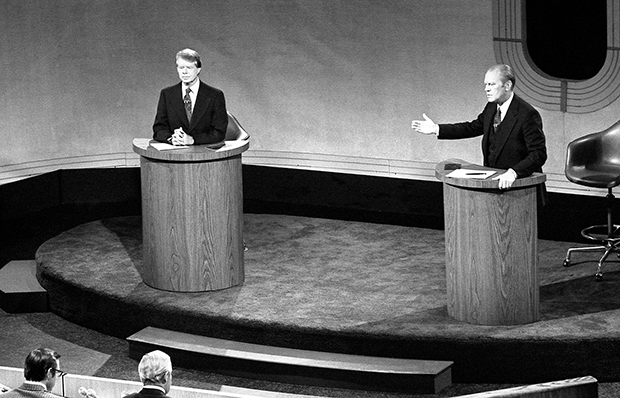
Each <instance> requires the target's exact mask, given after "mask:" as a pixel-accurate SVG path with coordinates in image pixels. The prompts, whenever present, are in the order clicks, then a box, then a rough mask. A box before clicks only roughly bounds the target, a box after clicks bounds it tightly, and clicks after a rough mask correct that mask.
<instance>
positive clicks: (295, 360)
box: [127, 327, 453, 392]
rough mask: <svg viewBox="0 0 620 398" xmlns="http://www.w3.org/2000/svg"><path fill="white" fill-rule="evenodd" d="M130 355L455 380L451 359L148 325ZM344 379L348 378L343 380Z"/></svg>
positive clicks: (441, 383)
mask: <svg viewBox="0 0 620 398" xmlns="http://www.w3.org/2000/svg"><path fill="white" fill-rule="evenodd" d="M127 340H128V342H129V346H130V356H132V357H133V358H134V359H139V358H140V356H141V355H142V354H143V353H144V352H146V351H148V350H150V349H162V350H164V351H165V350H166V349H168V350H173V351H175V352H179V353H180V354H179V356H181V355H182V353H187V354H190V355H201V356H206V357H212V358H221V359H222V360H224V361H246V362H248V363H257V364H260V363H263V364H269V365H271V366H273V367H276V368H279V369H282V368H285V367H291V368H298V369H302V368H304V369H307V370H308V371H310V372H313V370H312V369H315V370H316V371H317V372H325V371H327V372H338V373H340V374H343V375H344V374H355V375H358V376H359V377H362V378H373V377H374V378H390V379H393V380H397V379H400V380H401V382H403V383H404V382H405V380H410V381H414V380H416V381H418V382H419V383H422V384H424V385H425V386H427V387H426V389H427V390H431V391H433V392H437V391H440V390H441V389H443V388H445V387H447V386H449V385H450V384H451V383H452V380H451V379H452V376H451V366H452V364H453V363H452V362H449V361H431V360H415V359H400V358H383V357H367V356H360V355H348V354H339V353H328V352H318V351H308V350H298V349H291V348H283V347H272V346H264V345H257V344H250V343H241V342H234V341H228V340H222V339H216V338H211V337H205V336H196V335H191V334H188V333H181V332H175V331H169V330H164V329H160V328H154V327H147V328H145V329H142V330H141V331H139V332H137V333H135V334H133V335H132V336H129V337H128V338H127ZM343 382H344V380H343Z"/></svg>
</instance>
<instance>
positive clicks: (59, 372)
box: [52, 369, 67, 377]
mask: <svg viewBox="0 0 620 398" xmlns="http://www.w3.org/2000/svg"><path fill="white" fill-rule="evenodd" d="M52 370H53V371H54V376H56V377H65V376H66V375H67V372H63V371H62V370H60V369H52Z"/></svg>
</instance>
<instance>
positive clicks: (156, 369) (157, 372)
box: [138, 350, 172, 394]
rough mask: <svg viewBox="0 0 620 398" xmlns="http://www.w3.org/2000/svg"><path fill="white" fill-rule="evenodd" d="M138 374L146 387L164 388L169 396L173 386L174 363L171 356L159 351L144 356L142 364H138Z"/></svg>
mask: <svg viewBox="0 0 620 398" xmlns="http://www.w3.org/2000/svg"><path fill="white" fill-rule="evenodd" d="M138 374H139V375H140V381H141V382H142V383H143V384H144V385H155V386H160V387H163V388H164V390H165V391H166V394H168V392H169V391H170V386H171V384H172V361H171V360H170V356H168V354H166V353H164V352H162V351H159V350H156V351H151V352H149V353H147V354H144V356H143V357H142V360H141V361H140V364H138Z"/></svg>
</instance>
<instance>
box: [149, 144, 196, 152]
mask: <svg viewBox="0 0 620 398" xmlns="http://www.w3.org/2000/svg"><path fill="white" fill-rule="evenodd" d="M151 146H152V147H153V148H155V149H157V150H158V151H167V150H170V149H183V148H189V146H187V145H171V144H166V143H165V142H151Z"/></svg>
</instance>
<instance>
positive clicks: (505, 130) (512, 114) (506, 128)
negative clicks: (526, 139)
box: [495, 95, 519, 153]
mask: <svg viewBox="0 0 620 398" xmlns="http://www.w3.org/2000/svg"><path fill="white" fill-rule="evenodd" d="M518 115H519V100H518V99H517V96H516V95H515V96H514V97H513V98H512V102H511V103H510V107H509V108H508V112H506V116H504V120H502V123H501V124H500V125H499V131H498V132H497V137H496V138H495V139H496V141H495V143H496V145H497V152H498V153H499V152H501V150H502V148H503V147H504V144H506V141H507V140H508V137H509V136H510V134H511V133H512V130H513V129H514V127H515V124H516V123H517V116H518Z"/></svg>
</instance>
